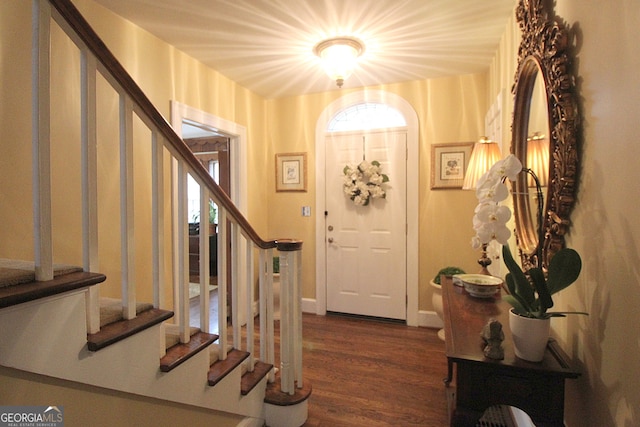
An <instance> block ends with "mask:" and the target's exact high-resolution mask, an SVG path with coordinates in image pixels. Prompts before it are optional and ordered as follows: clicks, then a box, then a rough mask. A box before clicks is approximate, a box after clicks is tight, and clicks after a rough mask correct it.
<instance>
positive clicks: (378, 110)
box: [327, 102, 407, 132]
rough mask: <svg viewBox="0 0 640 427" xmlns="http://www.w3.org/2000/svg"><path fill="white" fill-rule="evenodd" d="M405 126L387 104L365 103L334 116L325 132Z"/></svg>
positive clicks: (393, 109) (401, 119) (397, 112)
mask: <svg viewBox="0 0 640 427" xmlns="http://www.w3.org/2000/svg"><path fill="white" fill-rule="evenodd" d="M406 125H407V122H406V121H405V119H404V116H403V115H402V114H401V113H400V111H398V110H396V109H395V108H392V107H390V106H388V105H387V104H380V103H376V102H365V103H362V104H356V105H352V106H351V107H347V108H345V109H344V110H342V111H340V112H339V113H338V114H336V115H335V117H334V118H333V119H332V120H331V121H330V122H329V125H328V126H327V131H328V132H341V131H350V130H362V129H381V128H392V127H400V126H406Z"/></svg>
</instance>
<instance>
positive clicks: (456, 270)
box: [433, 267, 464, 285]
mask: <svg viewBox="0 0 640 427" xmlns="http://www.w3.org/2000/svg"><path fill="white" fill-rule="evenodd" d="M441 274H444V275H445V276H453V275H454V274H464V270H463V269H461V268H460V267H444V268H441V269H440V271H438V274H436V277H434V278H433V283H436V284H438V285H439V284H440V275H441Z"/></svg>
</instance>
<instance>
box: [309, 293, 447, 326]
mask: <svg viewBox="0 0 640 427" xmlns="http://www.w3.org/2000/svg"><path fill="white" fill-rule="evenodd" d="M302 312H303V313H312V314H316V313H317V311H316V300H315V299H313V298H302ZM418 326H420V327H423V328H434V329H441V328H442V327H443V324H442V320H440V318H439V317H438V315H437V314H436V312H435V311H427V310H420V311H418Z"/></svg>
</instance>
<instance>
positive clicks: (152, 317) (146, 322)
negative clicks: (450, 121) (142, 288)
mask: <svg viewBox="0 0 640 427" xmlns="http://www.w3.org/2000/svg"><path fill="white" fill-rule="evenodd" d="M172 317H173V312H172V311H167V310H161V309H159V308H152V309H151V310H147V311H143V312H142V313H140V314H139V315H138V316H136V317H135V318H133V319H130V320H120V321H117V322H114V323H110V324H108V325H106V326H105V327H103V328H100V331H99V332H96V333H95V334H88V335H87V348H88V349H89V350H90V351H98V350H100V349H103V348H105V347H107V346H109V345H111V344H114V343H116V342H118V341H121V340H123V339H125V338H128V337H130V336H132V335H135V334H137V333H138V332H140V331H143V330H145V329H147V328H150V327H152V326H155V325H157V324H158V323H162V322H164V321H165V320H167V319H170V318H172Z"/></svg>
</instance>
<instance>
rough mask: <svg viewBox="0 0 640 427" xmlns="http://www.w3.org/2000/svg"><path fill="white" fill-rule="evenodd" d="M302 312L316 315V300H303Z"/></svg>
mask: <svg viewBox="0 0 640 427" xmlns="http://www.w3.org/2000/svg"><path fill="white" fill-rule="evenodd" d="M302 312H303V313H311V314H316V300H315V299H312V298H302Z"/></svg>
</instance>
